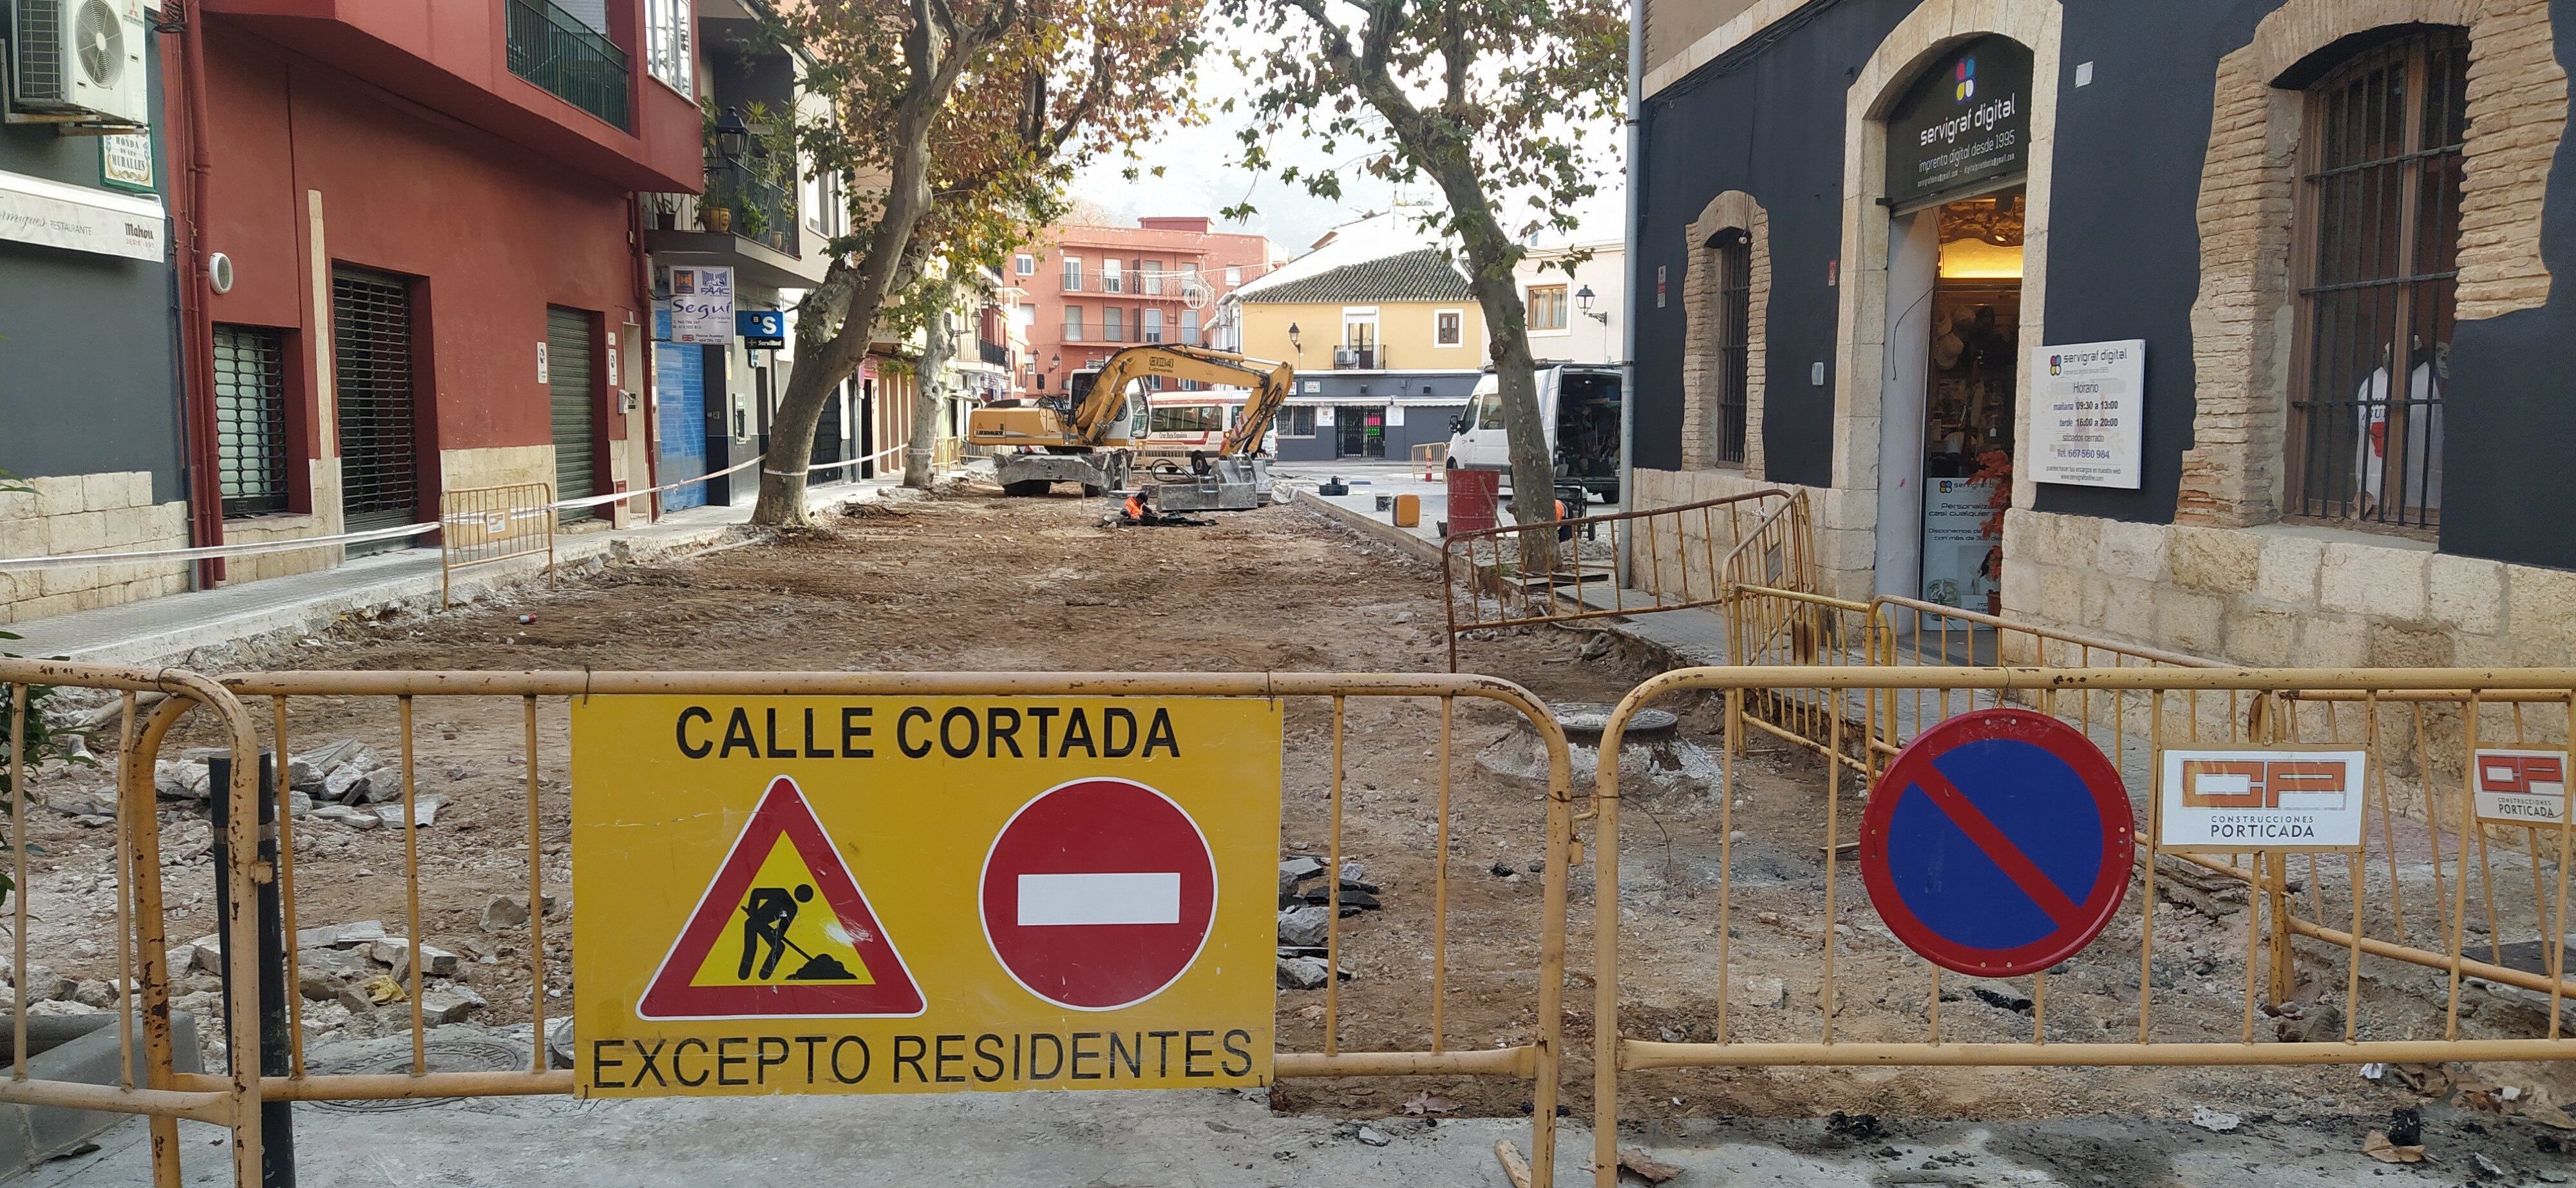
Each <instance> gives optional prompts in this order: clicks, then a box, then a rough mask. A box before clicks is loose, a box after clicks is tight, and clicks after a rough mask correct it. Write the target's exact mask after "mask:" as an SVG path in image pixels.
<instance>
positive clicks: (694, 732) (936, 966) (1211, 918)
mask: <svg viewBox="0 0 2576 1188" xmlns="http://www.w3.org/2000/svg"><path fill="white" fill-rule="evenodd" d="M1279 773H1280V717H1279V710H1278V706H1277V704H1276V703H1275V702H1265V701H1249V700H1230V699H1190V698H1167V699H1166V698H1150V699H1149V698H1061V699H1024V698H959V699H910V698H896V697H880V698H808V697H777V698H701V697H593V698H587V699H582V700H578V701H576V702H575V704H574V710H573V856H574V864H573V882H574V894H575V896H576V898H577V899H578V900H579V901H580V902H581V904H582V910H581V911H580V912H578V913H576V915H575V925H574V953H575V957H574V986H575V990H574V1014H575V1028H576V1032H577V1034H578V1035H579V1036H580V1042H579V1045H578V1047H579V1053H578V1056H577V1059H576V1065H577V1070H576V1078H577V1082H578V1084H579V1086H580V1089H581V1092H583V1093H584V1094H587V1095H600V1096H654V1095H666V1094H757V1093H805V1092H845V1093H852V1092H854V1093H869V1092H880V1093H882V1092H953V1091H960V1090H970V1089H982V1090H1008V1089H1030V1088H1075V1089H1083V1088H1102V1089H1107V1088H1173V1087H1209V1086H1229V1085H1258V1084H1266V1083H1268V1081H1269V1077H1270V1068H1271V1010H1272V1001H1273V990H1272V986H1273V977H1274V975H1273V973H1272V967H1273V959H1272V952H1273V947H1274V945H1275V941H1274V940H1273V930H1274V928H1275V923H1274V921H1273V918H1272V917H1273V912H1272V902H1273V899H1274V894H1273V891H1274V887H1275V875H1274V873H1273V867H1274V865H1275V862H1276V856H1277V852H1278V833H1279V786H1280V775H1279Z"/></svg>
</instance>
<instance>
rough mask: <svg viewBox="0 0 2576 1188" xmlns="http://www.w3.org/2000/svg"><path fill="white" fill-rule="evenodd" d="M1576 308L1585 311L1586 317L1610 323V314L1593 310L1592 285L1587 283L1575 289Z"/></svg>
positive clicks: (1604, 323)
mask: <svg viewBox="0 0 2576 1188" xmlns="http://www.w3.org/2000/svg"><path fill="white" fill-rule="evenodd" d="M1574 308H1576V309H1578V310H1581V311H1583V316H1584V317H1587V318H1590V319H1592V320H1593V321H1596V322H1599V323H1601V324H1602V325H1604V326H1607V325H1609V324H1610V315H1608V314H1606V313H1594V312H1592V286H1590V285H1585V286H1583V287H1582V288H1580V289H1576V290H1575V291H1574Z"/></svg>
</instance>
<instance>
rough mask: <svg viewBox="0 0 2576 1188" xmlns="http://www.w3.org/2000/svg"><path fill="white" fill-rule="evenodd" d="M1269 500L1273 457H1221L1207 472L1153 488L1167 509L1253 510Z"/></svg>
mask: <svg viewBox="0 0 2576 1188" xmlns="http://www.w3.org/2000/svg"><path fill="white" fill-rule="evenodd" d="M1269 501H1270V460H1269V459H1267V458H1219V459H1217V460H1216V461H1215V463H1214V464H1213V465H1212V466H1210V467H1209V469H1208V472H1207V473H1206V474H1202V475H1198V476H1196V477H1194V478H1193V479H1191V480H1190V481H1188V482H1179V483H1165V484H1163V485H1162V486H1160V487H1157V488H1156V489H1155V491H1154V502H1155V503H1156V504H1157V505H1158V506H1160V507H1161V508H1162V509H1163V510H1164V511H1170V512H1202V511H1251V510H1252V509H1254V508H1257V507H1260V506H1261V505H1262V504H1264V503H1267V502H1269Z"/></svg>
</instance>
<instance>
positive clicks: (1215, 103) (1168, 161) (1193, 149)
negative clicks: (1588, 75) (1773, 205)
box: [1072, 28, 1625, 257]
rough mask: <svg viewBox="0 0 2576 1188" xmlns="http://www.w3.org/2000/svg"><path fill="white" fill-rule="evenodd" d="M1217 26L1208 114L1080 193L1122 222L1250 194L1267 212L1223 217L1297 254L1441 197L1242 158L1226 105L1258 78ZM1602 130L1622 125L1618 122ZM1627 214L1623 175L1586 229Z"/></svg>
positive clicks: (1107, 165) (1306, 152)
mask: <svg viewBox="0 0 2576 1188" xmlns="http://www.w3.org/2000/svg"><path fill="white" fill-rule="evenodd" d="M1216 32H1217V33H1218V37H1217V40H1218V43H1219V44H1218V45H1217V46H1216V47H1214V48H1213V49H1212V51H1211V53H1210V56H1209V58H1208V61H1207V66H1206V68H1205V69H1204V70H1203V71H1202V77H1201V80H1200V86H1199V98H1200V102H1201V104H1202V106H1203V107H1204V108H1205V109H1206V111H1207V116H1208V120H1207V122H1206V123H1203V124H1199V125H1195V126H1192V127H1187V128H1176V129H1172V130H1170V131H1168V132H1165V133H1163V134H1160V135H1157V136H1155V137H1153V138H1152V139H1150V140H1148V141H1146V142H1145V143H1143V144H1140V145H1138V146H1137V155H1136V156H1135V157H1134V158H1132V159H1131V158H1127V157H1113V158H1107V159H1103V160H1100V161H1095V162H1093V163H1092V164H1091V166H1090V167H1089V168H1087V169H1085V170H1084V171H1083V172H1082V173H1081V174H1080V175H1079V176H1077V177H1076V178H1075V179H1074V185H1073V195H1072V196H1073V197H1074V198H1075V199H1076V200H1078V201H1082V202H1088V203H1090V204H1091V205H1092V206H1094V207H1096V208H1098V209H1099V210H1100V211H1101V212H1102V213H1104V214H1105V215H1107V216H1108V217H1109V218H1111V219H1114V220H1116V221H1118V222H1122V223H1123V222H1132V221H1133V220H1135V219H1137V218H1139V217H1142V216H1145V215H1207V216H1210V217H1212V218H1213V217H1216V215H1217V212H1218V211H1220V210H1222V209H1224V208H1226V207H1229V206H1235V205H1238V204H1241V203H1244V202H1247V201H1249V202H1250V203H1251V204H1252V205H1253V206H1254V207H1255V208H1257V211H1258V213H1256V214H1254V215H1253V216H1252V218H1250V219H1249V220H1246V221H1244V222H1241V223H1229V222H1225V221H1223V220H1220V221H1219V225H1218V228H1217V229H1218V230H1221V231H1248V232H1253V233H1256V234H1262V235H1267V236H1269V237H1270V238H1271V239H1272V240H1273V241H1275V242H1277V243H1278V244H1279V245H1280V246H1281V247H1283V248H1285V249H1287V251H1288V254H1289V255H1290V256H1292V257H1293V256H1298V255H1303V254H1305V251H1306V249H1307V246H1308V245H1310V244H1312V243H1314V242H1315V240H1317V239H1318V238H1321V237H1322V236H1323V234H1324V232H1326V231H1329V230H1331V229H1332V228H1334V227H1335V226H1338V225H1340V224H1342V223H1345V222H1349V221H1350V220H1352V219H1356V218H1359V217H1361V216H1363V215H1366V214H1371V213H1374V212H1378V211H1383V210H1386V209H1388V208H1390V207H1391V206H1392V205H1394V204H1395V203H1396V202H1398V201H1404V202H1414V203H1427V202H1437V201H1439V200H1440V191H1439V189H1438V188H1437V187H1435V186H1433V185H1431V184H1430V183H1429V182H1427V181H1425V182H1417V183H1414V184H1412V185H1410V186H1405V187H1402V188H1401V189H1399V188H1398V187H1395V186H1393V185H1390V184H1388V183H1386V182H1384V181H1380V180H1378V179H1376V178H1373V177H1369V176H1367V175H1365V174H1363V173H1361V172H1360V171H1359V170H1358V169H1356V168H1351V169H1345V170H1343V171H1342V175H1341V176H1342V193H1343V196H1342V197H1341V198H1340V199H1339V200H1327V199H1322V198H1317V197H1314V196H1312V195H1310V194H1308V193H1307V192H1306V189H1305V186H1304V184H1303V183H1283V182H1281V181H1279V180H1278V178H1277V177H1276V176H1263V177H1256V176H1254V175H1253V174H1252V173H1251V172H1249V171H1247V170H1245V169H1244V168H1242V166H1241V165H1240V162H1241V161H1242V159H1243V142H1242V141H1241V140H1240V139H1238V136H1237V133H1238V132H1239V131H1240V129H1241V128H1242V127H1243V123H1244V117H1243V116H1242V115H1241V114H1240V113H1237V114H1234V115H1229V114H1227V113H1226V112H1223V111H1220V110H1218V107H1219V105H1220V104H1221V102H1222V101H1223V100H1224V99H1226V98H1227V97H1229V96H1233V97H1238V98H1239V97H1243V96H1246V95H1248V94H1249V92H1250V90H1251V88H1250V86H1249V84H1248V82H1247V81H1246V80H1244V79H1242V78H1241V77H1240V76H1238V75H1237V74H1236V73H1235V70H1234V67H1233V65H1232V64H1231V63H1230V62H1228V61H1227V60H1226V59H1225V57H1224V48H1223V47H1224V45H1225V44H1227V43H1228V42H1230V41H1231V40H1232V39H1233V38H1234V37H1235V36H1236V34H1235V33H1234V31H1233V30H1232V29H1231V28H1221V29H1218V30H1216ZM1602 134H1603V135H1605V136H1616V135H1618V133H1616V132H1615V131H1605V132H1603V133H1602ZM1342 147H1343V152H1342V154H1341V156H1340V161H1343V162H1347V161H1350V160H1352V159H1354V158H1355V157H1356V155H1357V154H1355V153H1354V152H1353V151H1352V148H1351V146H1349V145H1347V144H1346V145H1344V146H1342ZM1269 148H1270V155H1271V159H1272V160H1273V161H1275V162H1277V163H1279V164H1280V165H1283V166H1284V165H1290V164H1294V165H1297V166H1299V167H1301V168H1302V169H1304V170H1308V171H1312V170H1316V169H1320V168H1327V167H1330V166H1332V165H1334V164H1336V163H1337V161H1336V160H1335V158H1334V157H1332V156H1328V155H1327V154H1325V153H1324V152H1323V151H1322V150H1321V149H1319V148H1317V147H1316V146H1315V145H1314V144H1312V143H1310V142H1307V141H1305V140H1303V139H1300V138H1299V137H1297V136H1296V135H1295V133H1294V132H1293V130H1291V131H1283V132H1282V134H1281V136H1280V138H1279V140H1278V141H1276V142H1274V143H1272V144H1271V145H1270V146H1269ZM1131 166H1132V167H1133V168H1135V169H1136V171H1137V176H1136V179H1135V180H1134V181H1129V180H1128V179H1127V178H1126V177H1125V176H1124V172H1125V171H1126V170H1127V169H1128V168H1130V167H1131ZM1157 166H1159V167H1161V168H1162V170H1163V174H1162V176H1160V177H1156V176H1155V175H1154V174H1153V172H1152V170H1153V169H1154V168H1155V167H1157ZM1624 216H1625V206H1624V197H1623V192H1622V190H1621V188H1620V185H1619V181H1618V179H1617V178H1611V179H1607V180H1606V181H1605V184H1604V186H1603V188H1602V191H1601V193H1599V194H1597V195H1595V196H1594V197H1593V198H1592V199H1590V200H1588V201H1587V202H1586V203H1585V204H1584V207H1583V210H1582V223H1583V230H1582V233H1581V236H1580V237H1581V238H1584V239H1616V238H1619V237H1620V226H1621V223H1622V221H1623V219H1624ZM1551 238H1553V237H1551Z"/></svg>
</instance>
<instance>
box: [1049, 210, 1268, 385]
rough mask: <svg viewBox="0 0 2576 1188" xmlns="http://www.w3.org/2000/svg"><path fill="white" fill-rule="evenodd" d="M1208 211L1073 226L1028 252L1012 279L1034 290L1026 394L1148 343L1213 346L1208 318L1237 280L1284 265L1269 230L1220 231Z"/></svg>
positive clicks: (1250, 278)
mask: <svg viewBox="0 0 2576 1188" xmlns="http://www.w3.org/2000/svg"><path fill="white" fill-rule="evenodd" d="M1214 225H1215V223H1214V220H1212V219H1208V218H1206V217H1204V216H1178V215H1175V216H1162V217H1154V218H1145V219H1139V220H1137V225H1136V226H1133V227H1095V226H1064V227H1055V228H1051V229H1049V231H1048V232H1047V235H1046V236H1045V238H1044V239H1043V240H1042V241H1041V242H1040V243H1038V244H1036V245H1034V246H1032V247H1031V248H1030V249H1029V250H1027V251H1024V252H1021V253H1020V254H1019V256H1018V258H1017V259H1016V260H1015V261H1014V263H1013V269H1012V271H1013V273H1014V274H1015V275H1013V276H1012V278H1011V279H1012V280H1013V281H1015V282H1016V283H1017V284H1018V285H1019V286H1020V287H1021V288H1023V289H1025V290H1027V292H1028V301H1027V305H1026V308H1027V309H1029V310H1031V311H1032V312H1030V313H1029V314H1027V315H1024V316H1026V317H1027V318H1028V319H1029V351H1028V361H1027V363H1026V364H1024V365H1023V366H1022V367H1021V368H1020V381H1019V382H1020V391H1021V393H1022V394H1023V395H1039V394H1044V393H1047V392H1058V391H1062V390H1063V389H1064V384H1065V377H1066V376H1068V375H1070V374H1072V373H1073V372H1076V371H1080V370H1082V369H1084V368H1086V367H1092V366H1097V365H1098V364H1099V363H1100V362H1101V361H1102V360H1104V359H1107V358H1108V357H1109V356H1110V355H1111V354H1112V353H1114V352H1116V351H1117V350H1118V349H1119V348H1120V347H1125V346H1133V345H1135V344H1137V343H1140V342H1171V343H1182V344H1186V345H1192V346H1204V345H1208V333H1207V331H1208V322H1209V319H1211V318H1213V317H1214V316H1215V315H1216V310H1217V306H1218V303H1219V302H1221V301H1223V300H1224V299H1225V295H1226V294H1228V293H1231V292H1233V291H1234V290H1235V289H1236V288H1237V287H1239V286H1241V285H1244V284H1248V283H1250V282H1252V281H1254V280H1257V279H1259V278H1261V277H1262V276H1265V275H1267V274H1268V273H1269V272H1270V270H1271V269H1273V268H1276V267H1278V266H1279V265H1280V264H1281V263H1283V262H1285V260H1286V258H1287V254H1286V253H1285V252H1283V251H1281V250H1280V248H1279V245H1277V244H1275V243H1272V242H1271V241H1270V240H1269V239H1268V238H1267V237H1265V236H1260V235H1237V234H1228V233H1222V232H1217V231H1214V230H1212V229H1211V228H1212V227H1213V226H1214Z"/></svg>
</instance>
